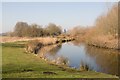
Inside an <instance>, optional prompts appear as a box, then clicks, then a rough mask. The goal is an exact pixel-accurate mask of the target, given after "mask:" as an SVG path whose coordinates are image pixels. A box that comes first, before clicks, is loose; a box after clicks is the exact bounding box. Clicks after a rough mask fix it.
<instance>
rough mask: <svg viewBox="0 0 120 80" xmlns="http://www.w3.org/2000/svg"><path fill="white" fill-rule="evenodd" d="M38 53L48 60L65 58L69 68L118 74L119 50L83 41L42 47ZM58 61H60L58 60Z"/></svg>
mask: <svg viewBox="0 0 120 80" xmlns="http://www.w3.org/2000/svg"><path fill="white" fill-rule="evenodd" d="M38 55H39V56H40V57H43V56H44V57H45V58H47V59H48V60H49V61H56V60H59V61H60V59H65V60H66V61H67V64H68V66H69V67H71V68H75V69H81V66H82V67H85V66H87V68H88V69H89V70H93V71H97V72H103V73H108V74H113V75H118V76H119V74H120V73H119V67H118V66H119V64H120V62H119V56H120V54H119V51H118V50H111V49H103V48H97V47H93V46H88V45H86V44H84V43H77V42H75V41H73V42H66V43H62V44H56V45H49V46H44V47H42V48H41V49H40V50H39V52H38ZM58 63H60V62H58Z"/></svg>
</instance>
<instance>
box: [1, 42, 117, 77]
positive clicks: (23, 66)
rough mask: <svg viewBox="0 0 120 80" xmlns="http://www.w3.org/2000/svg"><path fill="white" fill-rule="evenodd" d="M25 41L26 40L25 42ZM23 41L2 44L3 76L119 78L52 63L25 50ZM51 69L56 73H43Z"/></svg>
mask: <svg viewBox="0 0 120 80" xmlns="http://www.w3.org/2000/svg"><path fill="white" fill-rule="evenodd" d="M23 43H25V42H23ZM23 48H24V44H22V42H15V43H3V44H2V77H3V78H117V77H116V76H113V75H108V74H104V73H98V72H94V71H81V72H80V71H77V70H74V69H70V68H66V67H64V68H65V69H63V68H61V67H59V66H56V65H51V64H49V63H48V62H45V61H44V60H42V59H40V58H39V57H37V56H35V55H34V54H28V53H25V52H24V49H23ZM45 71H49V72H54V73H56V74H43V72H45Z"/></svg>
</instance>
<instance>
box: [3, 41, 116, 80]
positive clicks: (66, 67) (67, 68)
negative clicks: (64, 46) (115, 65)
mask: <svg viewBox="0 0 120 80" xmlns="http://www.w3.org/2000/svg"><path fill="white" fill-rule="evenodd" d="M10 43H13V42H10ZM2 44H7V43H2ZM15 44H16V43H15ZM42 60H43V59H42ZM44 61H45V60H44ZM45 62H46V61H45ZM46 64H51V63H50V62H48V61H47V62H46ZM52 65H53V66H56V67H61V68H63V69H66V70H74V71H75V72H84V71H79V70H76V69H72V68H70V67H68V66H61V65H56V64H52ZM87 72H90V73H99V74H100V75H101V76H102V75H108V76H109V75H110V74H105V73H101V72H95V71H87ZM111 76H113V78H115V79H118V76H115V75H111ZM103 77H105V76H103ZM90 78H91V77H90ZM106 78H107V77H106Z"/></svg>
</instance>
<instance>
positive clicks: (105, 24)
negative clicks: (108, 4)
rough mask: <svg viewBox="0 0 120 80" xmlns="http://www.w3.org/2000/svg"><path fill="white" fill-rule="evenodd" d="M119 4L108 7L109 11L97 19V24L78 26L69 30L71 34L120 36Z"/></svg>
mask: <svg viewBox="0 0 120 80" xmlns="http://www.w3.org/2000/svg"><path fill="white" fill-rule="evenodd" d="M118 11H120V9H118V4H115V5H113V6H112V8H110V9H108V11H107V13H104V14H102V15H100V16H98V18H97V19H96V21H95V25H93V26H89V27H83V26H77V27H74V28H73V29H71V30H69V31H68V32H69V34H72V35H83V36H84V34H86V35H87V37H88V36H89V37H95V36H98V35H111V36H113V38H118V36H119V35H118V33H119V32H118V31H120V28H118V24H119V22H118Z"/></svg>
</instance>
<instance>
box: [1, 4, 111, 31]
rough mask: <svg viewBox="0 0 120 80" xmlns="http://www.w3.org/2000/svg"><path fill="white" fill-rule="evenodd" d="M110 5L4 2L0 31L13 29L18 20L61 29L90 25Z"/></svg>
mask: <svg viewBox="0 0 120 80" xmlns="http://www.w3.org/2000/svg"><path fill="white" fill-rule="evenodd" d="M112 5H113V3H106V2H71V3H70V2H59V3H58V2H4V3H2V23H3V25H2V26H3V30H2V32H7V31H11V30H13V28H14V26H15V24H16V22H18V21H23V22H27V23H28V24H32V23H36V24H38V25H43V26H45V25H47V24H48V23H55V24H56V25H60V26H62V28H63V29H69V28H72V27H75V26H78V25H82V26H91V25H94V22H95V20H96V18H97V17H98V16H100V15H101V14H103V13H104V12H106V11H107V9H108V8H107V7H110V6H112Z"/></svg>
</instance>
